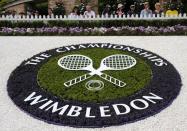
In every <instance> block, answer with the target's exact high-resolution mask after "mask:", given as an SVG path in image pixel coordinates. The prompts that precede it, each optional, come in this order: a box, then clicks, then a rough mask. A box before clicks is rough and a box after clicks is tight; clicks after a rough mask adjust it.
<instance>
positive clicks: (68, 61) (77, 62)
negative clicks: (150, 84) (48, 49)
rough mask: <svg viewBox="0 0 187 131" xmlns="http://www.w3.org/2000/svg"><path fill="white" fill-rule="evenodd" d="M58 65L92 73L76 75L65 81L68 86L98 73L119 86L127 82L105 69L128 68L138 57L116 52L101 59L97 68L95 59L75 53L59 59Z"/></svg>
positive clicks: (134, 63)
mask: <svg viewBox="0 0 187 131" xmlns="http://www.w3.org/2000/svg"><path fill="white" fill-rule="evenodd" d="M58 65H59V66H60V67H62V68H63V69H66V70H86V71H89V72H90V73H87V74H84V75H82V76H79V77H76V78H74V79H72V80H69V81H67V82H65V83H64V85H65V86H66V87H70V86H72V85H75V84H77V83H80V82H82V81H84V80H86V79H89V78H90V77H92V76H93V75H98V76H99V77H100V78H102V79H104V80H106V81H108V82H110V83H112V84H114V85H116V86H118V87H124V86H125V85H126V83H124V82H123V81H121V80H119V79H117V78H114V77H112V76H110V75H108V74H105V73H103V72H102V71H105V70H114V71H115V70H116V71H117V70H126V69H129V68H131V67H133V66H135V65H136V59H135V58H133V57H132V56H129V55H123V54H116V55H110V56H108V57H105V58H103V59H102V60H101V64H100V67H99V68H98V69H95V68H94V67H93V61H92V59H91V58H89V57H87V56H84V55H79V54H74V55H67V56H64V57H62V58H60V59H59V60H58Z"/></svg>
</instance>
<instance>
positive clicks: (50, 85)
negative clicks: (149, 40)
mask: <svg viewBox="0 0 187 131" xmlns="http://www.w3.org/2000/svg"><path fill="white" fill-rule="evenodd" d="M70 54H71V55H72V54H81V55H85V56H88V57H90V58H91V59H92V60H93V66H94V68H96V69H97V68H99V66H100V62H101V60H102V59H103V58H104V57H107V56H109V55H114V54H126V55H130V56H133V57H134V58H135V59H136V60H137V64H136V65H135V66H134V67H132V68H130V69H127V70H121V71H103V72H104V73H106V74H109V75H110V76H113V77H115V78H118V79H119V80H121V81H123V82H125V83H127V85H126V86H125V87H123V88H120V87H117V86H115V85H113V84H111V83H109V82H107V81H105V80H103V79H101V78H100V77H99V76H93V77H91V78H89V79H88V80H85V81H83V82H81V83H78V84H76V85H73V86H71V87H69V88H67V87H65V86H64V82H67V81H69V80H71V79H73V78H75V77H78V76H80V75H84V74H85V73H88V71H69V70H65V69H63V68H61V67H60V66H58V64H57V62H58V60H59V59H60V58H61V57H63V56H66V55H70ZM151 75H152V73H151V68H150V66H149V63H148V62H147V61H145V60H144V59H141V58H140V57H138V56H137V55H135V54H133V53H130V52H127V51H122V50H114V49H102V48H91V49H81V50H76V51H71V52H66V53H62V54H59V56H54V57H51V59H50V60H49V61H48V62H46V63H45V64H44V65H42V67H41V68H40V70H39V72H38V84H39V85H40V87H41V88H43V89H44V90H46V91H48V92H50V93H52V94H53V95H55V96H57V97H59V98H61V99H65V100H78V101H81V102H97V103H100V102H105V101H108V100H113V99H118V98H122V97H126V96H129V95H132V94H134V93H136V92H137V91H139V90H141V89H142V88H144V87H145V85H146V84H148V83H149V82H150V80H151ZM89 80H101V81H103V82H104V88H103V89H102V90H99V91H90V90H88V89H87V88H86V87H85V84H86V82H88V81H89Z"/></svg>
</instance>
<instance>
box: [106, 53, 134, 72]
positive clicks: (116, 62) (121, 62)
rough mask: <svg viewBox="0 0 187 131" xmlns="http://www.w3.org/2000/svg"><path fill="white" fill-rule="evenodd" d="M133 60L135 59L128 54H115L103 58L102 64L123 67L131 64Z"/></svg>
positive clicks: (117, 67)
mask: <svg viewBox="0 0 187 131" xmlns="http://www.w3.org/2000/svg"><path fill="white" fill-rule="evenodd" d="M135 62H136V61H135V59H132V58H131V57H129V56H122V55H116V56H111V57H109V58H107V59H105V60H104V61H103V64H104V65H106V66H107V67H110V68H114V69H123V68H127V67H130V66H132V65H133V64H134V63H135Z"/></svg>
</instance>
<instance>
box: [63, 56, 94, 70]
mask: <svg viewBox="0 0 187 131" xmlns="http://www.w3.org/2000/svg"><path fill="white" fill-rule="evenodd" d="M60 64H61V65H62V66H63V67H65V68H67V69H71V70H79V69H81V68H85V67H87V66H89V65H90V64H91V61H90V60H89V59H87V58H86V57H83V56H67V57H65V58H64V59H62V60H61V61H60Z"/></svg>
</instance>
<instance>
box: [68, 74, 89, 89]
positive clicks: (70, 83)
mask: <svg viewBox="0 0 187 131" xmlns="http://www.w3.org/2000/svg"><path fill="white" fill-rule="evenodd" d="M91 76H92V75H90V74H85V75H82V76H79V77H76V78H74V79H72V80H69V81H67V82H65V83H64V85H65V86H66V87H70V86H72V85H75V84H77V83H80V82H82V81H84V80H86V79H88V78H90V77H91Z"/></svg>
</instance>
